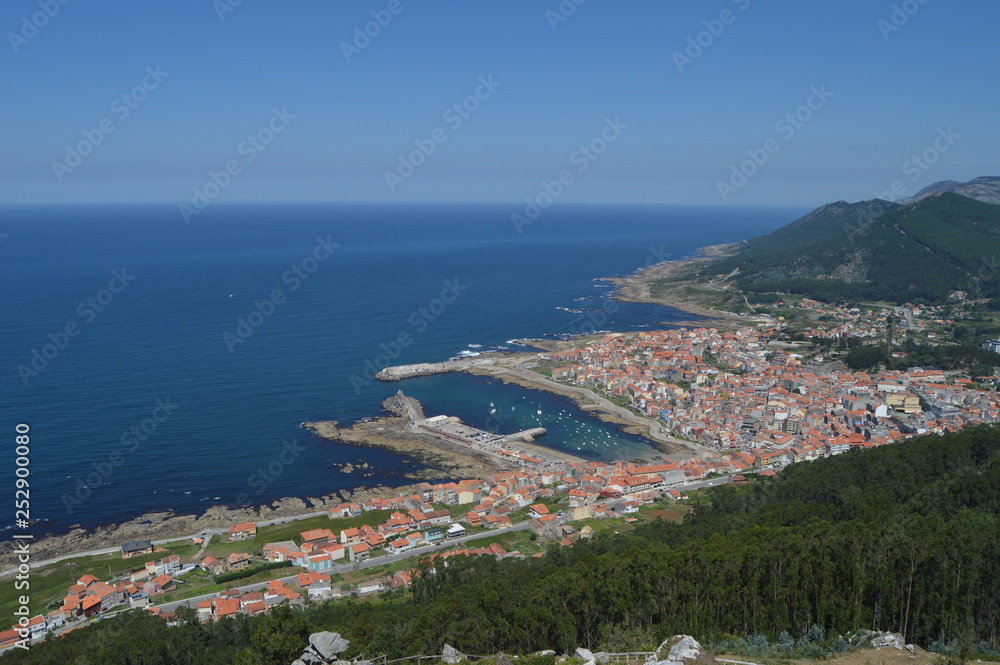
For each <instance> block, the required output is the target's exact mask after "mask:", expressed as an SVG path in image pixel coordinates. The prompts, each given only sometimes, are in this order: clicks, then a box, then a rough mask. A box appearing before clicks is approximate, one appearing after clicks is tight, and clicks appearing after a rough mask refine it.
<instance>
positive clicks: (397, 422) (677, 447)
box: [0, 243, 746, 567]
mask: <svg viewBox="0 0 1000 665" xmlns="http://www.w3.org/2000/svg"><path fill="white" fill-rule="evenodd" d="M739 244H740V243H733V244H728V245H714V246H708V247H703V248H700V249H699V250H698V254H699V255H697V256H695V257H693V258H690V259H684V260H681V261H665V262H662V263H659V264H656V265H653V266H650V267H648V268H644V269H643V270H640V271H638V272H637V273H636V274H634V275H631V276H628V277H610V278H599V279H602V280H605V281H607V282H609V283H611V284H612V285H614V286H615V292H614V294H613V296H612V297H613V298H614V299H615V300H618V301H621V302H637V303H651V304H659V305H666V306H669V307H673V308H674V309H677V310H679V311H683V312H687V313H689V314H692V315H695V316H700V317H705V320H702V321H691V322H684V321H682V322H677V321H671V322H663V323H664V325H670V326H678V325H690V326H697V327H707V326H712V325H716V326H718V327H723V326H725V327H728V326H732V325H734V324H736V323H740V324H744V323H745V322H746V319H745V318H743V317H738V316H736V315H734V314H731V313H728V312H721V311H719V310H715V309H709V308H705V307H703V306H701V305H699V304H698V303H697V301H696V300H695V299H693V298H689V297H684V295H683V294H682V293H680V289H677V288H674V289H670V290H667V291H666V292H664V293H658V294H657V296H656V297H653V295H652V294H651V292H650V287H651V285H652V284H653V283H655V282H661V283H662V281H665V280H671V279H673V280H676V279H679V278H681V277H682V275H683V273H684V272H685V271H686V270H687V269H688V268H689V267H690V266H692V265H696V264H699V263H702V262H705V261H709V260H712V259H714V258H718V257H722V256H727V255H728V254H730V253H732V251H733V250H734V248H736V247H737V246H738V245H739ZM609 334H620V333H604V334H593V335H584V336H579V337H573V338H571V339H568V340H540V339H519V340H515V341H516V342H517V343H519V344H523V345H525V346H528V347H531V348H535V349H539V350H541V351H548V352H559V351H565V350H569V349H574V348H579V347H580V346H585V345H586V344H587V343H589V342H590V341H591V340H594V339H599V338H603V337H606V336H607V335H609ZM535 359H537V355H536V354H535V353H515V354H502V355H501V356H500V357H499V358H498V359H497V361H494V362H493V363H489V364H485V365H476V366H468V367H462V368H459V369H455V370H452V371H462V372H466V373H469V374H473V375H480V376H490V377H493V378H498V379H500V380H501V381H502V382H504V383H512V384H516V385H520V386H522V387H525V388H529V389H533V390H543V391H546V392H550V393H554V394H558V395H562V396H564V397H568V398H570V399H572V400H573V401H574V402H576V403H577V404H578V405H579V406H580V408H582V409H584V410H587V411H589V412H591V413H593V414H594V415H595V416H597V417H598V418H599V419H601V420H603V421H605V422H609V423H613V424H616V425H622V426H623V428H622V429H623V431H625V432H627V433H629V434H633V435H637V436H641V437H643V438H645V439H647V440H648V441H650V442H651V444H652V445H651V447H650V449H649V453H648V454H647V455H643V456H641V457H640V458H638V459H641V460H642V461H647V462H648V461H655V460H658V459H663V458H666V459H670V460H673V461H681V460H683V459H687V458H690V457H692V456H698V455H701V454H703V453H704V452H705V451H704V450H703V449H701V447H700V446H697V444H692V443H690V442H687V441H683V440H680V439H676V438H674V437H671V436H669V435H667V434H665V433H663V432H662V431H661V430H660V427H659V425H658V423H657V421H655V420H653V419H650V418H645V417H643V416H640V415H639V414H637V413H635V412H634V411H631V410H629V409H626V408H624V407H621V406H618V405H616V404H613V403H611V402H609V401H608V400H606V399H604V398H602V397H600V396H599V395H597V394H596V393H594V392H593V391H590V390H588V389H586V388H582V387H576V386H569V385H565V384H561V383H557V382H555V381H553V380H551V379H549V378H547V377H544V376H542V375H540V374H538V373H536V372H531V371H530V370H528V369H526V368H524V367H520V366H519V365H520V364H521V363H523V362H525V361H531V360H535ZM391 399H392V398H390V400H391ZM390 400H386V403H383V406H385V407H386V408H387V410H389V411H391V412H393V411H396V412H395V413H394V415H391V416H386V417H381V418H378V419H375V420H372V421H368V422H362V423H357V424H356V425H353V426H352V427H349V428H345V429H341V428H339V427H338V426H337V423H336V422H332V421H319V422H313V423H303V427H305V428H306V429H309V430H310V431H312V432H313V433H314V434H315V435H316V436H318V437H319V438H321V439H324V440H326V441H330V442H332V443H334V444H336V445H347V446H357V447H372V448H379V449H383V450H387V451H389V452H393V453H396V454H399V455H402V456H404V457H406V458H408V459H411V460H413V461H416V462H418V463H420V464H421V465H423V466H424V467H425V468H424V469H423V470H421V471H419V472H414V473H410V474H407V475H406V476H405V477H406V479H407V480H410V481H413V482H412V483H410V484H408V485H400V486H396V487H390V486H387V485H382V484H376V485H374V486H367V485H364V484H363V483H359V484H358V486H357V487H356V488H355V489H353V490H346V489H345V490H340V491H337V492H333V493H330V494H327V495H324V496H321V497H308V496H307V497H283V498H278V499H273V500H270V501H268V502H265V503H263V504H261V505H259V506H257V507H250V506H244V507H239V508H231V507H228V506H224V505H215V506H211V507H209V508H207V509H206V510H205V511H204V512H203V513H201V514H200V515H199V514H178V513H176V512H174V511H172V510H169V509H166V510H160V511H153V512H148V513H144V514H141V515H138V516H136V517H134V518H132V519H130V520H127V521H125V522H120V523H115V524H106V525H99V526H97V527H95V528H93V529H92V530H87V529H84V528H82V527H80V526H79V525H72V526H70V527H69V529H68V530H67V531H66V532H65V533H61V534H54V535H43V536H42V537H41V538H39V540H37V541H36V542H34V543H33V545H32V547H33V553H34V554H35V556H34V558H35V559H36V560H43V559H48V558H53V557H61V556H66V555H72V554H73V553H78V552H86V551H91V550H97V549H105V548H111V547H118V546H119V545H121V543H123V542H126V541H128V540H134V539H144V540H160V541H162V540H165V539H174V538H176V539H182V538H185V537H190V536H191V535H193V534H197V533H200V532H202V531H205V530H209V529H215V530H217V529H220V528H226V527H228V526H229V525H231V524H233V523H238V522H245V521H257V522H265V521H268V520H274V519H284V518H294V517H300V516H303V515H309V514H312V513H317V512H324V511H325V510H326V509H327V508H329V507H332V506H336V505H339V504H340V503H343V502H345V501H360V500H363V499H365V498H369V497H380V498H389V497H391V496H396V495H398V494H400V493H406V492H407V490H408V489H409V488H412V487H415V484H416V483H417V482H422V481H434V480H439V481H441V480H447V479H458V478H474V477H483V476H488V475H492V474H493V473H496V472H498V471H504V470H508V469H510V468H513V465H510V464H507V465H504V464H503V463H502V461H501V460H497V459H495V458H492V457H491V456H489V455H486V454H482V453H479V454H477V452H476V451H473V450H470V449H466V448H465V447H464V446H459V445H458V444H447V443H446V442H444V441H441V440H440V439H437V438H436V437H432V436H430V435H425V434H418V433H414V432H410V431H408V430H406V424H407V423H408V422H409V419H408V418H407V417H406V415H405V413H403V414H402V415H401V414H400V413H399V412H398V409H395V405H393V404H392V403H391V401H390ZM449 446H450V447H449ZM518 446H519V447H520V448H523V449H524V450H525V451H527V452H529V453H532V454H539V455H547V456H551V457H556V458H560V459H562V460H563V461H574V462H576V461H586V460H584V459H583V458H579V457H577V456H574V455H571V454H569V453H565V452H563V451H560V450H558V449H554V448H550V447H547V446H544V445H540V444H537V443H530V442H519V443H518ZM12 550H13V546H12V543H11V542H10V541H6V542H4V543H0V566H4V567H7V566H11V565H15V564H16V556H15V554H14V553H13V551H12Z"/></svg>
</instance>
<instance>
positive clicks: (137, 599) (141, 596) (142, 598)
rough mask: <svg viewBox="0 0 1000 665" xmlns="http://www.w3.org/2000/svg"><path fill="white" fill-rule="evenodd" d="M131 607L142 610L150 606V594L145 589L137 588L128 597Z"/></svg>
mask: <svg viewBox="0 0 1000 665" xmlns="http://www.w3.org/2000/svg"><path fill="white" fill-rule="evenodd" d="M128 606H129V609H133V610H142V609H146V608H147V607H149V594H148V593H146V592H145V591H141V590H137V591H135V592H134V593H132V594H129V597H128Z"/></svg>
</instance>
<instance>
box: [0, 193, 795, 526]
mask: <svg viewBox="0 0 1000 665" xmlns="http://www.w3.org/2000/svg"><path fill="white" fill-rule="evenodd" d="M518 210H519V208H518V206H516V205H513V206H511V205H500V204H477V205H471V204H448V205H441V204H405V205H403V204H397V205H376V204H336V205H329V204H326V205H319V204H312V205H307V204H295V205H290V204H281V205H279V204H269V205H228V206H223V205H219V204H214V205H213V206H211V207H209V208H208V209H207V210H206V211H204V212H203V213H202V214H201V215H200V216H198V217H196V218H194V219H192V221H191V223H190V224H184V222H183V220H182V219H181V217H180V215H179V214H178V212H177V208H176V206H174V205H144V206H134V205H129V206H127V205H117V206H97V205H93V206H72V207H69V206H58V207H55V206H54V207H39V206H36V207H6V208H0V233H2V234H6V235H5V237H3V238H2V239H0V279H2V284H3V292H2V295H0V299H2V305H3V306H2V312H3V314H2V319H0V339H2V345H0V368H2V369H3V372H4V373H5V377H4V379H3V385H4V390H3V393H2V399H0V414H2V418H0V424H2V430H0V431H2V432H5V433H6V434H4V435H3V436H6V438H7V443H8V457H7V459H8V464H7V468H8V470H9V472H8V473H6V474H4V475H6V476H7V477H8V484H7V487H8V488H9V489H10V496H11V499H13V494H14V491H13V490H14V471H13V469H14V444H15V440H14V437H15V425H16V424H17V423H27V424H28V425H29V426H30V428H31V431H30V436H31V466H30V469H31V476H30V480H31V512H32V515H31V516H32V518H33V519H36V520H39V521H40V524H41V525H42V526H44V527H45V528H49V529H53V530H56V531H62V530H65V529H66V528H67V527H69V526H70V525H72V524H81V525H83V526H85V527H92V526H94V525H96V524H99V523H107V522H116V521H120V520H123V519H127V518H130V517H134V516H136V515H139V514H141V513H145V512H150V511H154V510H163V509H172V510H175V511H178V512H201V511H203V510H204V509H206V508H208V507H209V506H210V505H213V504H230V505H232V504H237V503H242V502H246V503H252V504H260V503H265V502H268V501H271V500H273V499H276V498H279V497H285V496H301V497H305V496H321V495H324V494H328V493H331V492H334V491H336V490H338V489H343V488H353V487H357V486H360V485H366V484H367V485H374V484H376V483H386V484H399V485H402V484H406V483H408V482H409V481H408V480H406V479H405V478H404V477H403V474H404V473H406V472H408V471H413V470H414V469H415V468H416V467H415V465H414V464H412V463H408V462H406V461H404V460H402V459H401V458H399V457H397V456H395V455H390V454H387V453H384V452H380V451H372V450H366V449H361V448H350V447H344V446H338V445H333V444H330V443H327V442H323V441H320V440H318V439H316V438H314V437H312V436H310V435H309V434H308V433H307V432H305V431H304V430H302V429H301V428H300V427H299V424H300V423H301V422H303V421H309V420H330V419H332V420H338V421H340V422H341V423H342V424H350V423H352V422H355V421H356V420H358V419H360V418H363V417H370V416H376V415H379V414H380V413H381V406H380V403H381V401H382V400H383V399H385V397H387V396H388V395H390V394H392V393H393V392H395V391H396V390H398V389H403V390H405V391H406V392H407V393H409V394H412V395H414V396H416V397H417V398H419V399H420V400H421V401H422V402H423V403H424V405H425V408H426V410H427V411H428V413H433V414H437V413H447V414H449V415H456V416H459V417H461V418H462V419H463V420H465V421H466V422H469V423H470V424H472V425H477V426H481V427H489V428H492V429H496V430H501V431H506V430H509V431H516V430H518V429H521V428H523V427H525V426H527V425H535V424H538V423H541V424H543V425H544V426H545V427H547V428H548V429H549V434H548V436H547V437H545V438H544V439H542V440H540V443H545V444H547V445H551V446H554V447H560V448H565V449H568V450H572V451H573V452H578V453H579V454H582V455H585V456H588V457H591V458H594V459H627V458H628V457H630V455H631V454H634V452H635V451H637V450H639V449H641V448H642V447H644V446H646V444H645V443H644V442H643V441H642V440H641V439H638V438H636V437H631V436H628V435H624V434H622V433H621V432H619V431H618V430H617V428H615V427H614V426H612V425H607V424H605V423H602V422H600V421H599V420H597V419H595V418H593V417H592V416H589V415H587V414H585V413H583V412H581V411H580V410H579V409H577V408H576V407H575V406H573V405H572V403H571V402H569V401H568V400H565V399H562V398H558V397H554V396H551V395H548V394H545V393H541V392H538V391H531V390H526V389H522V388H519V387H516V386H503V385H501V384H500V383H499V382H497V381H493V380H488V379H480V378H477V377H472V376H466V375H442V376H435V377H427V378H422V379H414V380H411V381H406V382H402V383H396V384H383V383H377V382H372V381H369V380H368V376H369V375H370V372H371V370H372V369H373V368H374V369H379V368H381V367H382V366H384V365H385V364H386V363H387V362H388V363H390V364H402V363H410V362H423V361H440V360H445V359H447V358H449V357H453V356H455V355H458V354H461V353H466V354H468V353H488V352H490V350H491V349H497V348H513V347H512V345H511V343H510V341H509V340H512V339H514V338H533V337H554V336H565V335H572V334H579V333H587V332H593V331H594V330H635V329H653V328H660V327H664V326H668V325H670V322H671V321H677V320H689V319H690V318H691V317H690V316H688V315H686V314H683V313H680V312H677V311H674V310H671V309H670V308H666V307H659V306H654V305H635V304H623V303H615V302H614V301H612V300H610V299H609V297H608V296H609V289H608V287H607V285H606V284H605V283H603V282H599V281H595V278H598V277H607V276H613V275H622V274H628V273H632V272H634V271H635V270H637V269H639V268H642V267H645V266H647V265H650V264H652V263H656V262H659V261H662V260H666V259H679V258H682V257H684V256H687V255H690V254H691V253H692V252H693V251H694V250H695V249H696V248H697V247H700V246H703V245H707V244H716V243H722V242H731V241H735V240H741V239H746V238H749V237H752V236H755V235H759V234H761V233H766V232H768V231H770V230H773V229H774V228H777V227H779V226H782V225H784V224H787V223H789V222H791V221H792V220H794V219H796V218H798V217H799V216H801V214H802V213H804V212H805V211H804V210H801V209H797V208H795V209H793V208H771V209H766V208H735V207H725V208H723V207H690V206H670V207H666V206H593V205H591V206H582V205H581V206H570V205H565V206H562V207H553V208H550V209H548V210H546V211H545V212H544V213H543V214H542V216H541V217H539V218H538V219H537V220H535V221H534V222H533V223H532V224H531V225H529V226H526V227H524V228H523V229H522V232H521V233H518V232H517V231H516V229H515V228H514V226H513V224H512V222H511V221H510V215H511V213H512V212H517V211H518ZM366 372H368V375H366ZM352 377H353V379H352ZM490 402H493V403H494V405H495V406H494V408H496V409H497V412H498V415H500V416H503V418H501V419H498V418H497V417H494V418H493V419H492V420H489V419H490V413H489V411H490ZM539 410H541V412H542V415H541V416H539V415H538V411H539ZM0 441H2V439H0ZM578 448H579V450H577V449H578ZM356 460H363V461H367V462H369V463H370V464H371V465H372V466H373V468H374V473H373V474H372V475H371V476H370V477H363V476H362V475H360V474H344V473H341V472H340V471H339V470H338V468H337V467H336V466H335V464H341V463H343V462H345V461H356ZM3 486H4V485H3V484H2V483H0V488H2V487H3ZM11 503H13V500H12V501H11ZM13 519H14V514H13V507H12V509H11V511H10V513H9V514H8V515H6V516H0V527H7V526H9V525H10V524H12V523H13Z"/></svg>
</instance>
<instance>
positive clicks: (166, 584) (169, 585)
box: [153, 575, 177, 593]
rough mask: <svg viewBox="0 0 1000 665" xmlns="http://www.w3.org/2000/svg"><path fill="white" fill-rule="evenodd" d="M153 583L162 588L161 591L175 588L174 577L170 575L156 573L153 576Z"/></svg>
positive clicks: (165, 591) (164, 591)
mask: <svg viewBox="0 0 1000 665" xmlns="http://www.w3.org/2000/svg"><path fill="white" fill-rule="evenodd" d="M153 584H155V585H157V586H158V587H159V588H160V589H162V591H163V593H167V592H169V591H174V590H175V589H177V584H176V583H175V582H174V578H172V577H170V575H157V576H156V577H154V578H153Z"/></svg>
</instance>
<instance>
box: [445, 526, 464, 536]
mask: <svg viewBox="0 0 1000 665" xmlns="http://www.w3.org/2000/svg"><path fill="white" fill-rule="evenodd" d="M445 535H446V536H447V537H448V538H461V537H462V536H464V535H465V527H464V526H462V525H461V524H452V525H451V526H450V527H448V531H446V532H445Z"/></svg>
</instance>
